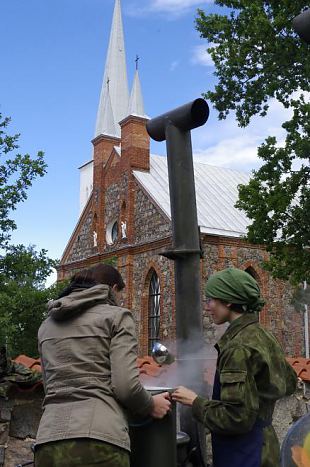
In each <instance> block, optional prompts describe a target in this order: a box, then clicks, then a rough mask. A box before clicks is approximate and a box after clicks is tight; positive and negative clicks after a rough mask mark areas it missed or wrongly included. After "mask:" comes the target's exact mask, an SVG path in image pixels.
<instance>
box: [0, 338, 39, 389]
mask: <svg viewBox="0 0 310 467" xmlns="http://www.w3.org/2000/svg"><path fill="white" fill-rule="evenodd" d="M39 381H42V375H41V373H39V372H34V371H32V370H30V369H29V368H27V367H25V366H24V365H21V364H20V363H16V362H14V361H13V360H10V359H9V358H8V357H7V355H6V352H5V348H4V347H2V348H1V349H0V397H7V395H8V392H9V389H10V388H11V387H12V386H13V385H14V384H17V385H18V386H20V387H29V386H32V385H34V384H35V383H37V382H39Z"/></svg>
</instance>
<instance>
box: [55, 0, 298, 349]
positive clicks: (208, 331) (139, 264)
mask: <svg viewBox="0 0 310 467" xmlns="http://www.w3.org/2000/svg"><path fill="white" fill-rule="evenodd" d="M181 104H183V103H182V102H180V105H181ZM147 121H148V117H147V115H146V114H145V110H144V104H143V94H142V88H141V83H140V77H139V71H138V61H137V66H136V72H135V76H134V82H133V85H132V89H131V92H129V89H128V81H127V65H126V54H125V42H124V33H123V23H122V14H121V2H120V0H115V7H114V14H113V20H112V28H111V34H110V40H109V45H108V51H107V58H106V64H105V71H104V77H103V83H102V90H101V95H100V101H99V106H98V113H97V120H96V130H95V136H94V139H93V140H92V144H93V158H92V160H90V161H88V162H86V163H85V164H84V165H83V166H82V167H80V211H81V212H80V217H79V219H78V221H77V224H76V227H75V229H74V231H73V233H72V235H71V238H70V239H69V241H68V243H67V246H66V248H65V251H64V253H63V256H62V259H61V262H60V265H59V267H58V280H62V279H64V278H67V277H70V276H71V275H73V274H74V273H75V272H77V271H79V270H81V269H83V268H86V267H89V266H93V265H95V264H98V263H100V262H108V263H110V264H114V265H115V266H116V267H117V268H118V269H119V271H120V272H121V274H122V276H123V278H124V281H125V283H126V288H125V291H124V296H123V301H124V306H126V307H127V308H129V309H130V310H132V312H133V314H134V317H135V321H136V329H137V336H138V340H139V354H140V355H147V354H149V353H150V349H151V347H152V344H153V342H154V341H156V340H161V341H173V340H174V339H175V327H176V326H175V296H174V264H173V261H170V260H169V259H167V258H165V257H163V256H161V255H160V253H161V252H162V251H163V250H167V249H169V247H171V241H172V238H171V215H170V200H169V184H168V170H167V159H166V157H164V156H159V155H153V154H151V153H150V139H149V136H148V134H147V132H146V123H147ZM194 170H195V185H196V197H197V211H198V223H199V226H200V236H201V247H202V251H203V256H202V259H201V264H200V270H201V281H202V291H201V299H202V305H203V325H204V335H205V340H206V342H207V343H210V344H214V343H215V341H216V340H217V338H218V333H219V332H221V330H219V329H218V328H217V327H216V326H214V325H213V323H212V320H211V318H210V317H209V316H208V313H207V312H206V311H205V310H204V293H203V289H204V285H205V283H206V281H207V279H208V277H209V276H210V274H212V273H213V272H215V271H218V270H220V269H223V268H226V267H237V268H240V269H243V270H245V271H247V272H248V273H249V274H251V275H252V276H253V277H254V278H255V279H256V280H257V281H258V283H259V285H260V288H261V291H262V295H263V296H264V298H265V300H266V302H267V304H266V306H265V308H264V310H263V311H262V313H261V314H260V321H261V324H262V325H263V326H265V327H266V328H267V329H269V330H271V331H272V332H273V333H274V334H275V336H276V337H277V339H278V340H279V341H280V342H281V344H282V346H283V348H284V351H285V353H286V355H289V356H302V355H304V349H305V323H304V317H303V314H302V313H301V312H299V311H297V310H295V308H294V306H293V304H292V292H293V291H292V289H291V287H290V286H289V285H288V284H287V283H286V282H283V281H280V280H276V279H274V278H272V277H271V276H270V275H269V273H268V272H266V271H265V270H264V269H263V268H262V262H263V261H264V260H266V259H267V258H268V254H267V252H266V250H265V249H264V247H263V246H259V245H251V244H249V243H248V242H246V241H245V240H244V236H245V234H246V229H247V225H248V222H249V221H248V219H247V218H246V216H245V214H244V213H242V212H241V211H239V210H237V209H236V208H235V207H234V205H235V203H236V201H237V197H238V189H237V187H238V185H239V184H244V183H247V181H248V180H249V175H248V174H245V173H242V172H239V171H235V170H231V169H226V168H222V167H215V166H211V165H208V164H207V163H202V162H194Z"/></svg>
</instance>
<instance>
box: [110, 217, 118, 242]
mask: <svg viewBox="0 0 310 467" xmlns="http://www.w3.org/2000/svg"><path fill="white" fill-rule="evenodd" d="M117 236H118V222H117V221H116V222H114V224H113V226H112V232H111V238H112V243H114V242H116V240H117Z"/></svg>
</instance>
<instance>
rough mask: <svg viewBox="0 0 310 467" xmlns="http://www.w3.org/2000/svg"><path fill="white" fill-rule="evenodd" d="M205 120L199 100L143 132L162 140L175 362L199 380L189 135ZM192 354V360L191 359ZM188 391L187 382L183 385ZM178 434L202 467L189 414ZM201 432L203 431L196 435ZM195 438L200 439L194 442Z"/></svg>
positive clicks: (198, 304)
mask: <svg viewBox="0 0 310 467" xmlns="http://www.w3.org/2000/svg"><path fill="white" fill-rule="evenodd" d="M208 117H209V106H208V104H207V102H206V101H205V100H204V99H201V98H199V99H196V100H194V101H193V102H189V103H188V104H185V105H183V106H181V107H178V108H177V109H174V110H171V111H170V112H167V113H165V114H163V115H161V116H159V117H156V118H153V119H152V120H149V121H148V123H147V125H146V128H147V131H148V133H149V135H150V137H151V138H153V139H154V140H155V141H164V140H166V145H167V159H168V176H169V191H170V205H171V223H172V238H173V245H172V249H171V250H169V251H165V252H163V253H162V254H163V256H166V257H167V258H169V259H172V260H174V262H175V302H176V334H177V360H178V362H179V365H180V366H181V367H182V366H183V368H185V367H186V366H187V367H192V366H193V363H194V365H196V366H197V370H198V371H197V374H199V375H201V381H200V382H198V385H199V383H200V388H201V383H202V368H201V371H200V369H199V366H200V364H201V361H200V360H199V359H198V360H196V361H195V362H193V360H192V358H193V356H197V354H198V353H199V352H201V350H202V348H203V327H202V313H201V300H200V296H201V283H200V282H201V281H200V258H201V248H200V236H199V228H198V220H197V206H196V194H195V180H194V167H193V154H192V143H191V133H190V131H191V130H192V129H194V128H197V127H199V126H202V125H203V124H204V123H206V121H207V120H208ZM191 354H192V355H191ZM184 384H185V385H186V384H188V385H190V386H192V388H193V389H194V387H193V382H192V381H189V382H187V381H184ZM181 429H182V431H185V432H187V433H188V434H189V435H190V438H191V444H190V448H191V449H193V450H196V453H197V454H196V461H194V465H196V466H203V465H204V460H203V456H204V454H203V453H202V452H200V445H201V442H202V439H203V437H204V436H203V433H199V430H198V427H197V425H196V424H195V423H194V422H193V420H192V416H191V411H190V410H188V409H186V408H184V409H183V410H182V416H181ZM200 431H202V432H203V431H204V430H200ZM199 438H200V439H199Z"/></svg>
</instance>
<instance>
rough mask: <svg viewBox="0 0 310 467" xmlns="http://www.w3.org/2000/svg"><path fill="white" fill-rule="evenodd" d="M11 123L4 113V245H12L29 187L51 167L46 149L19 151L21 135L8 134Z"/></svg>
mask: <svg viewBox="0 0 310 467" xmlns="http://www.w3.org/2000/svg"><path fill="white" fill-rule="evenodd" d="M9 123H10V119H9V118H7V117H6V118H3V117H2V114H1V113H0V248H4V247H5V246H6V245H7V244H8V241H9V239H10V233H11V232H12V230H14V229H16V223H15V221H14V220H13V219H12V218H11V217H12V211H14V210H15V209H16V207H17V205H18V203H20V202H22V201H25V200H26V199H27V190H28V189H29V188H30V187H31V185H32V182H33V180H34V179H35V178H36V177H38V176H39V177H42V176H43V175H44V174H45V173H46V167H47V165H46V163H45V161H44V154H43V152H42V151H40V152H38V154H37V156H36V158H31V157H30V155H29V154H25V155H22V154H18V153H17V154H16V153H15V151H16V150H17V149H18V144H17V143H18V138H19V135H18V134H16V135H13V136H11V135H9V134H8V133H7V128H8V125H9ZM12 152H13V153H14V154H13V155H11V153H12Z"/></svg>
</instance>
